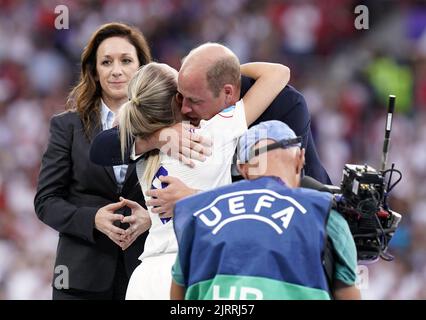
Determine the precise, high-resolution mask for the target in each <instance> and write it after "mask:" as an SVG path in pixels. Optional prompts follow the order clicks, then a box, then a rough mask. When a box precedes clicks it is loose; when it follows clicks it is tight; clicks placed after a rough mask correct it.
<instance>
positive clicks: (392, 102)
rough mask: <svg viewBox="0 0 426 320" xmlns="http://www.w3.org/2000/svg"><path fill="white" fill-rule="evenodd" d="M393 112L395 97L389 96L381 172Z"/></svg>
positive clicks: (384, 162)
mask: <svg viewBox="0 0 426 320" xmlns="http://www.w3.org/2000/svg"><path fill="white" fill-rule="evenodd" d="M394 110H395V96H394V95H389V105H388V116H387V118H386V130H385V141H384V142H383V154H382V165H381V170H382V171H384V170H385V168H386V162H387V160H388V153H389V143H390V132H391V130H392V116H393V111H394Z"/></svg>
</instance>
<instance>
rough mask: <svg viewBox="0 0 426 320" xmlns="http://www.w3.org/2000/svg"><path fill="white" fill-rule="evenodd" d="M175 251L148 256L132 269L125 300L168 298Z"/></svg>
mask: <svg viewBox="0 0 426 320" xmlns="http://www.w3.org/2000/svg"><path fill="white" fill-rule="evenodd" d="M176 255H177V254H176V253H166V254H163V255H159V256H154V257H148V258H144V259H143V260H142V263H141V264H140V265H139V266H138V267H137V268H136V269H135V271H133V273H132V276H131V277H130V281H129V285H128V286H127V292H126V300H170V286H171V284H172V266H173V264H174V263H175V260H176Z"/></svg>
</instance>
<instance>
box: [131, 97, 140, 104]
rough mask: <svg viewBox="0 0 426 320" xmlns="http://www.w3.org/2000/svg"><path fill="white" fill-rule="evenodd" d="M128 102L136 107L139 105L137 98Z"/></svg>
mask: <svg viewBox="0 0 426 320" xmlns="http://www.w3.org/2000/svg"><path fill="white" fill-rule="evenodd" d="M130 101H131V102H132V103H133V104H134V105H138V104H139V100H138V98H137V97H133V98H132V99H131V100H130Z"/></svg>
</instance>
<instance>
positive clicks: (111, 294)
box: [52, 252, 130, 300]
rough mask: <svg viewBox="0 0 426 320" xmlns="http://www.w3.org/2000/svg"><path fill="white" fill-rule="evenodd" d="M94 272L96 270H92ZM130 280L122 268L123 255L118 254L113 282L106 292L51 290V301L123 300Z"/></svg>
mask: <svg viewBox="0 0 426 320" xmlns="http://www.w3.org/2000/svg"><path fill="white" fill-rule="evenodd" d="M93 272H96V270H93ZM129 280H130V278H129V277H128V276H127V273H126V269H125V266H124V258H123V253H122V252H120V253H119V258H118V261H117V268H116V271H115V275H114V281H113V282H112V286H111V288H109V289H108V290H107V291H101V292H92V291H84V290H78V289H72V288H70V289H61V290H58V289H56V288H55V287H54V288H53V293H52V299H53V300H124V299H125V297H126V290H127V285H128V283H129Z"/></svg>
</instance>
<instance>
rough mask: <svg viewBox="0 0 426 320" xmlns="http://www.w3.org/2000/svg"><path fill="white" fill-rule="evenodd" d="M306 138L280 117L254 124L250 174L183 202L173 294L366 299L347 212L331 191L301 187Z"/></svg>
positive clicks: (242, 145)
mask: <svg viewBox="0 0 426 320" xmlns="http://www.w3.org/2000/svg"><path fill="white" fill-rule="evenodd" d="M300 141H301V139H300V138H299V137H296V135H295V133H294V132H293V131H292V130H291V129H290V128H289V127H288V126H287V125H286V124H284V123H282V122H280V121H275V120H272V121H266V122H262V123H260V124H258V125H256V126H254V127H252V128H251V129H249V130H248V131H247V133H246V134H245V135H243V136H242V137H241V138H240V142H239V149H238V158H239V162H240V163H239V170H240V172H241V174H242V175H243V177H244V178H245V179H247V180H244V181H240V182H238V183H234V184H232V185H228V186H224V187H221V188H217V189H215V190H212V191H208V192H203V193H200V194H197V195H195V196H192V197H189V198H186V199H184V200H182V201H179V202H178V203H177V204H176V207H175V216H174V219H175V220H174V226H175V232H176V235H177V239H178V243H179V255H178V257H177V260H176V263H175V265H174V267H173V272H172V273H173V281H172V288H171V298H172V299H183V298H186V299H330V298H335V299H360V292H359V290H358V289H357V288H356V287H355V280H356V265H357V259H356V248H355V244H354V241H353V238H352V235H351V233H350V231H349V227H348V225H347V223H346V221H345V219H344V218H343V217H342V216H341V215H340V214H339V213H337V212H336V211H334V210H330V208H331V203H332V196H331V195H330V194H329V193H323V192H319V191H315V190H310V189H304V188H300V187H299V185H300V174H301V171H302V168H303V166H304V162H305V150H304V149H302V148H300ZM327 236H328V238H329V240H330V242H329V243H331V247H332V248H333V249H331V250H332V253H333V255H334V258H333V260H332V261H333V263H334V268H333V270H334V272H333V273H332V277H331V278H332V279H327V275H326V272H325V269H324V257H325V255H326V254H325V251H326V247H327V241H328V240H327Z"/></svg>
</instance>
